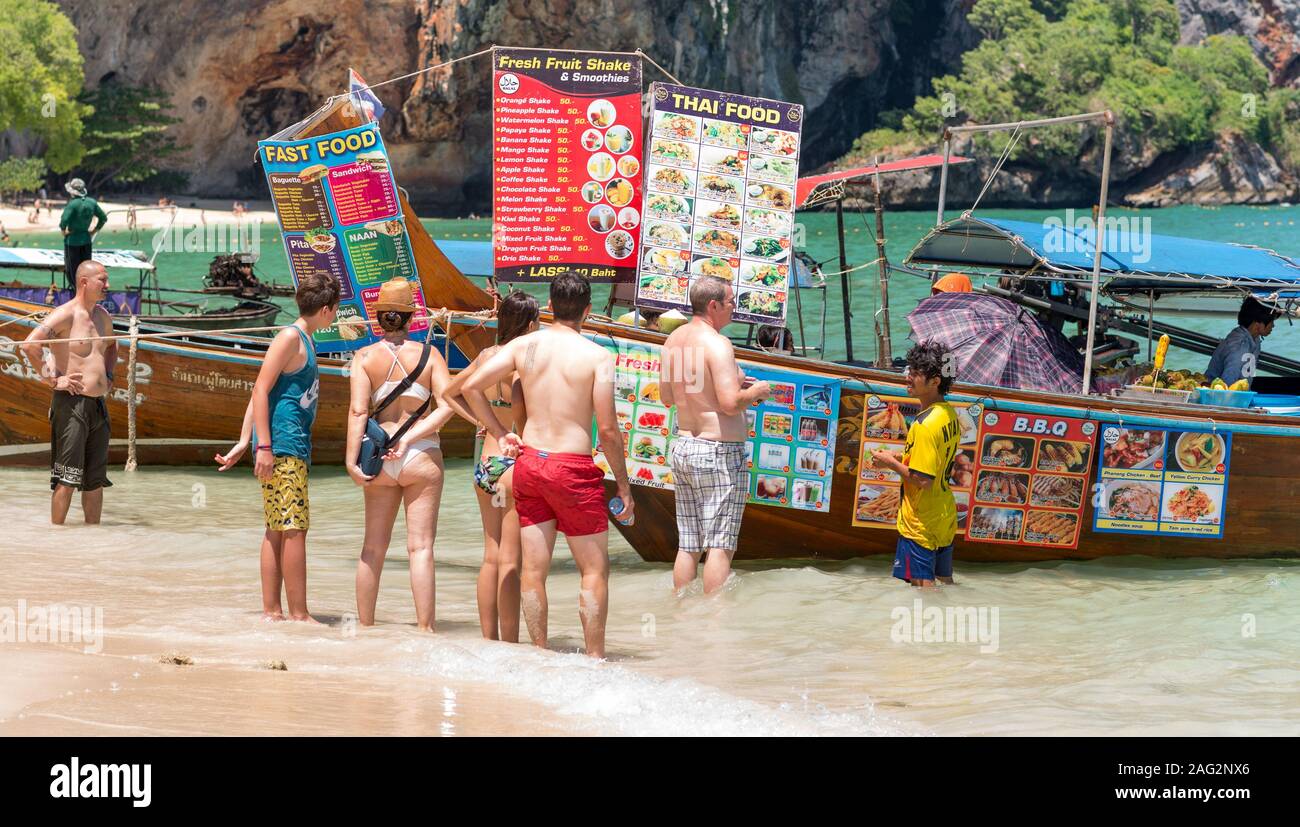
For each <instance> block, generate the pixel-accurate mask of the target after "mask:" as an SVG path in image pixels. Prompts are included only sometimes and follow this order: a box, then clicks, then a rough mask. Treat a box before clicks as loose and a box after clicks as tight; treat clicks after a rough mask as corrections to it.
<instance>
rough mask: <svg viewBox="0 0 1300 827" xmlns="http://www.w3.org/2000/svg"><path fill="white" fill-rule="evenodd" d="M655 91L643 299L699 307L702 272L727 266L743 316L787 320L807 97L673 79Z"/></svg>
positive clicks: (640, 283) (640, 277)
mask: <svg viewBox="0 0 1300 827" xmlns="http://www.w3.org/2000/svg"><path fill="white" fill-rule="evenodd" d="M650 98H651V104H652V110H651V113H650V134H649V137H648V138H647V139H646V140H647V141H648V146H647V147H646V154H645V165H646V170H645V202H644V208H643V210H642V213H643V215H644V216H645V225H644V227H643V229H642V234H641V249H640V252H639V253H638V268H639V269H638V272H637V292H636V304H637V305H638V306H639V307H650V308H656V309H661V310H662V309H668V308H677V309H679V310H689V308H690V300H689V298H688V296H689V291H690V285H691V282H692V280H694V279H696V278H698V277H700V276H718V277H720V278H723V279H726V280H728V281H730V282H732V285H733V287H734V289H735V296H736V299H735V300H736V310H735V319H736V321H741V322H757V323H764V324H780V323H783V322H784V320H785V314H786V296H787V291H788V290H789V285H790V268H791V266H792V257H793V255H794V251H793V248H792V243H793V237H794V206H795V205H794V194H795V181H796V180H797V179H798V177H799V141H800V130H801V129H802V127H803V107H802V106H799V105H798V104H793V103H783V102H781V101H774V100H767V99H765V98H751V97H746V96H744V95H730V94H725V93H722V92H712V91H709V90H707V89H695V88H692V87H688V86H675V85H672V84H666V83H654V84H651V85H650Z"/></svg>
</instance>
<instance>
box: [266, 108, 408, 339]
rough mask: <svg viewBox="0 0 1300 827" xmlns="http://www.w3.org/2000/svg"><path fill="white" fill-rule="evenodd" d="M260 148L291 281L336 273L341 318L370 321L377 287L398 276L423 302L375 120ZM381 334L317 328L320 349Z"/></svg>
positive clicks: (366, 328) (358, 328)
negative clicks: (405, 280)
mask: <svg viewBox="0 0 1300 827" xmlns="http://www.w3.org/2000/svg"><path fill="white" fill-rule="evenodd" d="M257 149H258V152H259V153H260V154H261V157H262V167H263V169H264V170H265V171H266V182H267V184H268V186H269V187H270V189H271V199H272V200H273V201H274V202H275V213H276V216H277V217H278V218H279V220H280V232H281V235H282V236H283V238H284V248H285V254H286V255H287V256H288V259H289V271H290V273H292V275H293V280H294V284H297V283H298V280H299V279H301V278H302V277H303V276H304V275H306V274H307V273H314V272H323V273H327V274H329V275H330V276H333V277H334V278H337V279H338V280H339V287H340V291H339V295H340V300H339V313H338V319H339V321H348V320H366V321H373V320H374V318H375V314H374V311H373V305H374V303H375V301H376V300H377V299H378V297H379V286H380V285H381V284H383V283H384V282H386V281H388V280H389V279H391V278H393V277H394V276H401V277H402V278H405V279H409V280H410V281H411V283H412V287H413V288H414V291H415V301H416V303H417V304H419V305H423V304H424V296H423V294H422V293H421V291H420V283H419V278H418V276H417V274H416V270H415V257H414V256H413V255H412V253H411V243H410V240H409V239H408V238H407V236H406V222H405V219H404V218H403V216H402V206H401V201H400V200H399V198H398V195H397V183H396V181H395V180H394V179H393V173H392V170H391V169H390V167H389V164H388V153H387V152H386V151H385V150H384V142H383V139H382V138H381V137H380V135H379V127H378V126H377V125H375V124H367V125H365V126H359V127H357V128H355V129H349V130H346V131H343V132H335V133H333V134H330V135H321V136H318V137H314V138H304V139H302V140H297V141H275V140H267V141H259V142H258V145H257ZM428 328H429V324H428V322H427V321H425V320H424V319H421V318H416V319H413V320H412V321H411V332H412V334H415V337H416V338H423V336H424V335H425V333H426V332H427V331H428ZM380 335H381V332H380V330H379V327H378V326H377V325H375V324H370V325H359V324H354V325H346V324H345V325H339V324H334V325H331V326H329V327H327V328H325V329H324V330H321V331H318V332H317V333H316V335H315V341H316V350H317V351H318V352H320V353H334V352H340V351H348V350H356V349H357V348H360V347H362V346H364V345H367V344H370V343H371V342H375V341H378V339H379V337H380Z"/></svg>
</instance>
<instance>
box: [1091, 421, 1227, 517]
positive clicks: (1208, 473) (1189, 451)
mask: <svg viewBox="0 0 1300 827" xmlns="http://www.w3.org/2000/svg"><path fill="white" fill-rule="evenodd" d="M1231 463H1232V434H1230V433H1219V432H1218V431H1217V430H1215V429H1210V430H1208V431H1207V430H1201V429H1195V430H1183V429H1179V430H1165V429H1159V428H1131V427H1125V426H1123V425H1105V426H1102V428H1101V450H1100V457H1099V459H1098V461H1097V468H1098V472H1097V476H1098V485H1097V492H1096V499H1095V500H1094V501H1093V530H1094V531H1107V532H1118V533H1122V534H1165V535H1175V536H1179V537H1211V538H1213V537H1222V536H1223V521H1224V518H1225V515H1226V511H1225V508H1226V505H1227V502H1228V472H1229V466H1230V465H1231Z"/></svg>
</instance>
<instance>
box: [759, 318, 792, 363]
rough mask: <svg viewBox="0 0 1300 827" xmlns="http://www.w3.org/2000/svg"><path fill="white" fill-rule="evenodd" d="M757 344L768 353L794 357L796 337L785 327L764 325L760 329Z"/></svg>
mask: <svg viewBox="0 0 1300 827" xmlns="http://www.w3.org/2000/svg"><path fill="white" fill-rule="evenodd" d="M755 342H756V343H757V344H758V346H759V347H760V348H761V349H763V350H765V351H767V352H768V353H780V354H782V355H784V356H793V355H794V335H793V334H791V333H790V331H789V330H787V329H786V328H784V327H777V326H776V325H770V324H765V325H762V326H761V327H759V328H758V335H757V336H756V337H755Z"/></svg>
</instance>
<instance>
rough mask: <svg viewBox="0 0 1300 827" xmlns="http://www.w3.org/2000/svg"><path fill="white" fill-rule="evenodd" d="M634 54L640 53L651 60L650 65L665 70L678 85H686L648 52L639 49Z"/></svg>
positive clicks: (666, 74)
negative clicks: (656, 61)
mask: <svg viewBox="0 0 1300 827" xmlns="http://www.w3.org/2000/svg"><path fill="white" fill-rule="evenodd" d="M633 54H638V55H640V56H641V57H643V58H645V59H646V60H648V61H650V65H651V66H653V67H655V68H656V69H658V70H659V71H661V72H663V73H664V75H665V76H666V77H667V78H668V79H669V80H671V81H672V82H673V83H675V84H677V85H678V86H684V85H685V84H683V83H682V82H681V81H680V80H678V79H677V78H676V77H674V76H673V73H672V72H670V71H668V70H667V69H665V68H664V67H662V66H660V65H659V64H658V63H655V59H654V58H652V57H650V55H648V54H646V53H645V52H643V51H641V50H640V49H637V50H636V51H635V52H634V53H633Z"/></svg>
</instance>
